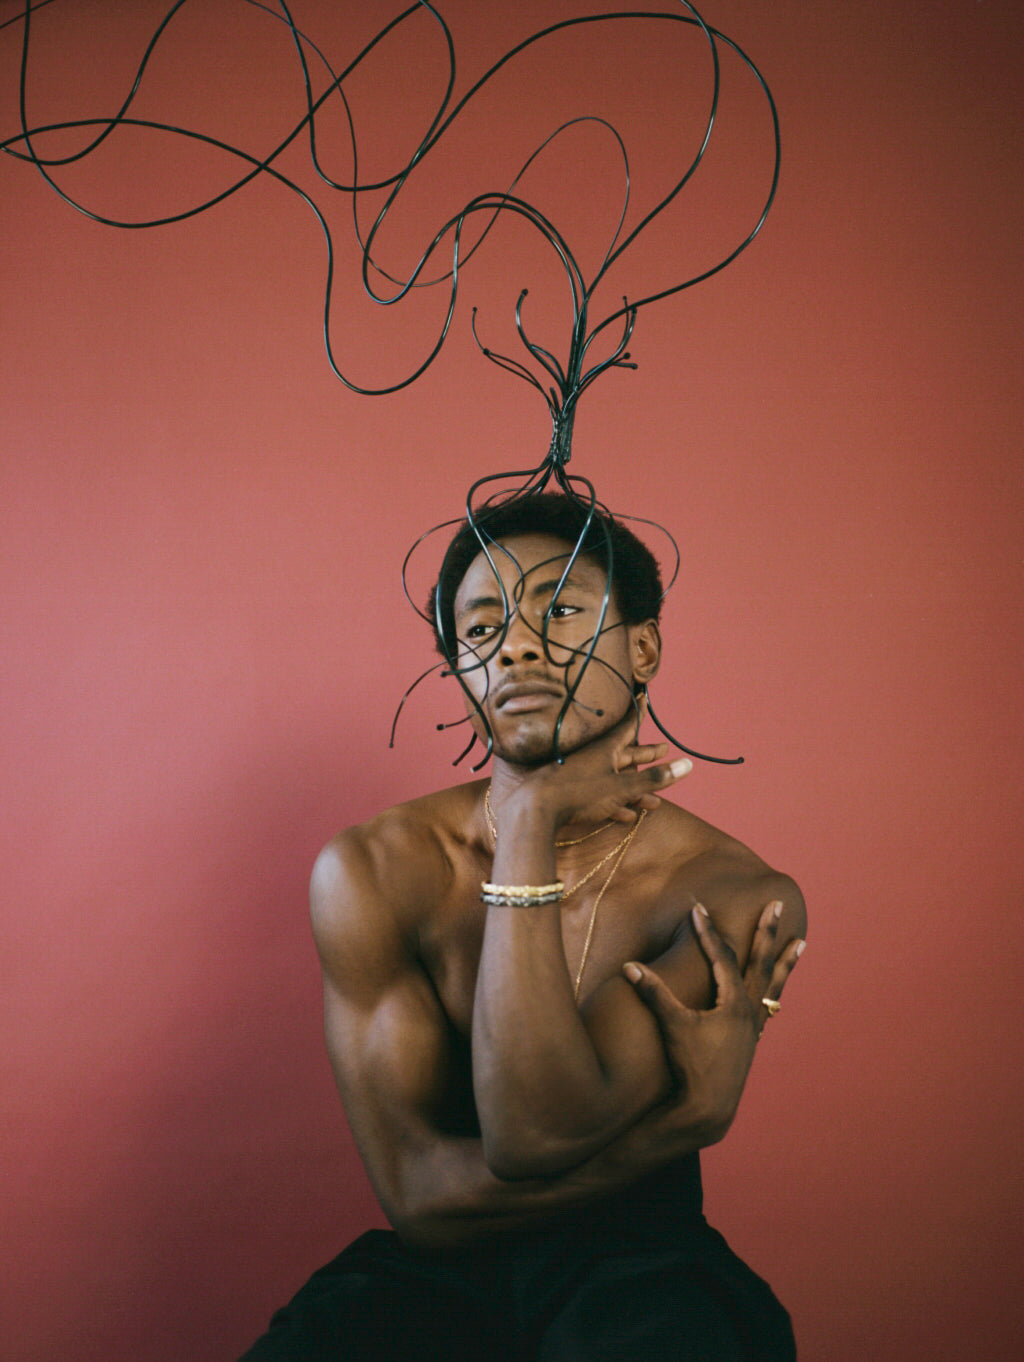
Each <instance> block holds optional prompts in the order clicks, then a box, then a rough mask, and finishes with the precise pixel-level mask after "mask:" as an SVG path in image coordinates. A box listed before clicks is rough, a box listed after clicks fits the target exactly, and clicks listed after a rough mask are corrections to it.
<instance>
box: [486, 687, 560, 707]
mask: <svg viewBox="0 0 1024 1362" xmlns="http://www.w3.org/2000/svg"><path fill="white" fill-rule="evenodd" d="M563 695H564V693H563V690H562V687H561V686H559V685H556V684H555V683H554V682H553V681H509V682H506V684H505V685H504V686H502V688H501V690H500V691H499V692H498V695H497V699H496V701H495V704H496V707H497V708H498V709H500V710H502V711H503V713H506V714H525V713H528V712H529V711H530V710H534V709H544V708H545V706H547V705H549V704H550V703H551V701H552V700H553V699H555V700H561V699H562V698H563Z"/></svg>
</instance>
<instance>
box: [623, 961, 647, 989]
mask: <svg viewBox="0 0 1024 1362" xmlns="http://www.w3.org/2000/svg"><path fill="white" fill-rule="evenodd" d="M622 972H623V974H624V975H625V976H626V978H627V979H628V980H629V982H630V983H631V984H638V983H639V982H640V980H641V979H642V978H643V977H644V974H643V970H642V969H641V968H640V966H639V965H634V964H633V963H632V962H630V963H629V964H628V965H623V966H622Z"/></svg>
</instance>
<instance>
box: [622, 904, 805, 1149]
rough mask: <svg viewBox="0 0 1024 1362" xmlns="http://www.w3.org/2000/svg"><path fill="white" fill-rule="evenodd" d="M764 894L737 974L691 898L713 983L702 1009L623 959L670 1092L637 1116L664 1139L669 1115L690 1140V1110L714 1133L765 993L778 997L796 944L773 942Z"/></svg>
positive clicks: (750, 1052) (744, 1067) (732, 1099)
mask: <svg viewBox="0 0 1024 1362" xmlns="http://www.w3.org/2000/svg"><path fill="white" fill-rule="evenodd" d="M781 910H782V905H781V904H780V903H779V902H777V901H776V902H772V903H769V904H768V905H767V907H766V908H765V910H764V912H763V913H762V914H761V918H760V921H759V922H758V925H757V931H756V933H755V935H754V940H753V944H752V946H751V950H750V959H749V961H748V963H747V968H746V971H745V972H744V973H743V974H742V975H741V974H740V971H739V967H738V965H737V963H736V956H735V955H734V953H733V951H732V949H731V947H729V946H728V945H727V944H726V942H724V941H723V940H722V938H721V936H720V935H719V933H718V932H717V931H716V929H715V927H714V925H713V923H712V921H711V919H710V917H709V916H708V914H707V910H706V909H705V908H704V907H703V906H702V905H701V904H698V905H697V906H696V907H695V908H694V909H693V913H692V917H693V925H694V930H695V931H696V934H697V940H698V941H699V942H700V945H701V949H702V950H703V952H704V954H705V956H706V957H707V959H708V963H709V964H710V966H711V969H712V973H713V974H714V979H715V985H716V988H717V998H716V1001H715V1006H714V1007H713V1008H712V1009H711V1010H710V1011H707V1012H701V1011H697V1010H694V1009H693V1008H689V1007H685V1006H684V1005H683V1004H682V1003H680V1002H679V1001H678V999H677V998H676V997H675V996H674V995H673V994H672V992H671V991H670V989H669V988H668V987H667V986H666V985H665V983H664V982H663V981H662V980H661V979H660V978H659V977H658V975H657V974H655V973H654V971H653V970H650V969H648V968H647V967H646V966H644V965H640V964H637V963H636V962H633V961H631V962H630V963H629V964H627V965H625V966H624V970H623V972H624V973H625V975H626V978H627V979H629V981H630V982H631V983H632V984H633V987H634V988H635V989H636V992H637V994H638V995H639V997H640V998H641V1000H642V1001H643V1002H644V1003H645V1004H646V1005H647V1007H649V1008H650V1010H651V1012H652V1013H653V1014H654V1017H655V1019H656V1020H657V1023H658V1027H659V1029H660V1030H661V1035H662V1039H663V1042H664V1045H665V1054H666V1058H667V1060H668V1065H669V1068H670V1070H671V1072H672V1076H673V1078H674V1079H675V1082H676V1089H677V1091H676V1095H675V1097H674V1098H672V1099H671V1100H670V1101H669V1102H668V1103H663V1104H662V1105H661V1106H660V1107H658V1108H657V1109H656V1110H655V1111H654V1112H652V1113H650V1115H648V1116H647V1117H645V1118H644V1120H643V1121H642V1122H641V1125H642V1126H644V1127H647V1128H649V1127H650V1124H651V1123H652V1122H656V1123H657V1124H658V1126H659V1135H660V1136H663V1137H667V1138H669V1139H671V1133H672V1128H673V1121H675V1122H677V1123H679V1124H680V1125H682V1123H683V1122H685V1130H686V1137H687V1141H688V1143H689V1142H690V1141H692V1135H693V1127H694V1120H695V1114H696V1115H697V1116H698V1118H699V1120H700V1123H701V1124H702V1125H705V1126H706V1129H707V1133H708V1136H709V1138H708V1140H707V1143H713V1142H714V1141H716V1140H720V1139H721V1138H722V1137H723V1136H724V1135H725V1133H726V1131H727V1130H728V1129H729V1126H730V1125H731V1124H732V1120H733V1117H734V1116H735V1114H736V1108H737V1107H738V1106H739V1100H740V1096H741V1095H742V1093H743V1086H744V1084H745V1082H746V1078H747V1073H748V1072H749V1070H750V1065H751V1063H752V1061H753V1058H754V1051H755V1049H756V1046H757V1042H758V1040H759V1038H760V1035H761V1032H762V1030H763V1029H764V1025H765V1022H766V1021H767V1020H768V1018H769V1016H770V1015H771V1011H772V1010H774V1009H769V1008H768V1007H766V1006H765V1002H764V1000H765V999H768V1000H769V1001H771V1002H778V1000H779V998H780V997H781V996H782V990H783V989H784V988H785V986H786V980H787V979H788V978H789V976H790V974H791V973H792V971H793V968H794V967H795V965H796V962H797V960H798V959H799V958H800V955H801V953H802V951H803V948H804V944H805V943H804V942H803V941H790V942H788V943H787V944H786V945H785V946H784V947H783V948H782V949H780V948H779V943H778V931H779V914H780V912H781Z"/></svg>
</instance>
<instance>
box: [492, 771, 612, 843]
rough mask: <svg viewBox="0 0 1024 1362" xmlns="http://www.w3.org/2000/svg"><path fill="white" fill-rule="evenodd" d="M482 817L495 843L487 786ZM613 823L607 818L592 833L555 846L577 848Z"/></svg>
mask: <svg viewBox="0 0 1024 1362" xmlns="http://www.w3.org/2000/svg"><path fill="white" fill-rule="evenodd" d="M484 815H485V817H486V818H487V826H488V828H489V829H490V833H491V837H492V838H493V839H494V841H495V842H497V840H498V825H497V824H496V823H495V821H494V810H493V809H492V808H491V787H490V786H489V785H488V787H487V789H486V790H485V791H484ZM614 821H615V820H614V818H609V819H608V822H607V823H602V824H601V826H600V827H599V828H594V829H593V831H592V832H585V833H584V834H583V836H582V837H570V838H569V839H568V840H567V841H565V842H556V843H555V846H556V847H578V846H579V845H580V843H581V842H589V841H590V839H591V837H596V836H597V834H598V833H599V832H604V830H605V828H610V827H611V825H612V823H614Z"/></svg>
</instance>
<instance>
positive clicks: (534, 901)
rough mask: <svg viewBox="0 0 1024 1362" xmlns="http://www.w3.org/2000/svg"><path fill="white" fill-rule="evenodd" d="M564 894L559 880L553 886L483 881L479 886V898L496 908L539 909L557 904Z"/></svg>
mask: <svg viewBox="0 0 1024 1362" xmlns="http://www.w3.org/2000/svg"><path fill="white" fill-rule="evenodd" d="M564 893H565V885H564V884H563V883H562V881H561V880H556V881H555V882H554V883H553V884H491V883H490V882H489V881H487V880H485V881H484V882H483V884H482V885H481V886H480V898H481V899H482V900H483V902H484V903H487V904H492V905H493V906H494V907H496V908H541V907H543V906H544V905H545V904H546V903H557V902H558V901H559V899H561V897H562V895H563V894H564Z"/></svg>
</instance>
